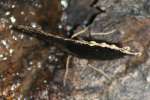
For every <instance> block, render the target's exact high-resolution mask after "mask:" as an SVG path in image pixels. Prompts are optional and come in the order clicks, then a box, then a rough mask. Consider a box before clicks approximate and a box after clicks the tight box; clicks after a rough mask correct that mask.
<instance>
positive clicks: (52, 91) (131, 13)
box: [0, 0, 150, 100]
mask: <svg viewBox="0 0 150 100" xmlns="http://www.w3.org/2000/svg"><path fill="white" fill-rule="evenodd" d="M67 1H68V0H67ZM68 2H72V3H70V4H69V6H68V8H67V9H68V10H66V12H67V13H66V14H67V15H65V16H62V18H61V8H60V2H58V1H57V0H45V1H43V0H35V1H33V0H28V1H27V0H22V1H21V2H20V0H1V1H0V99H10V100H11V99H19V98H20V99H23V98H27V99H42V100H43V99H44V100H62V99H64V100H141V99H142V100H149V98H150V57H149V56H150V52H149V51H150V46H149V44H150V39H149V37H150V18H149V17H150V1H149V0H82V1H81V0H71V1H68ZM49 5H51V6H49ZM97 8H101V9H103V10H105V12H103V13H100V14H98V15H97V16H95V17H93V18H94V19H93V20H92V22H91V23H90V24H89V30H88V31H89V32H91V36H92V39H100V40H103V41H107V42H111V43H112V42H113V43H118V42H119V45H120V46H123V47H124V46H129V47H130V48H131V49H132V50H133V51H139V52H141V53H142V55H141V56H124V57H122V58H120V59H114V60H100V59H99V60H95V59H81V58H77V57H72V59H71V63H70V68H69V73H68V77H67V80H66V86H65V87H64V86H63V75H64V72H65V68H64V65H65V58H66V56H67V54H64V53H63V52H62V51H61V50H59V49H58V48H57V46H55V45H54V44H53V43H49V44H47V43H46V42H44V41H40V40H38V39H36V38H33V37H29V36H27V35H24V34H21V33H18V32H15V31H12V30H11V29H10V27H11V25H12V24H24V25H31V26H33V27H34V26H36V27H38V28H42V29H44V30H45V31H48V32H54V33H55V32H56V33H59V34H57V35H63V34H60V32H61V30H58V27H59V28H62V27H63V28H62V29H65V28H66V27H67V25H71V26H72V27H74V26H76V27H77V30H74V31H79V30H80V29H81V28H82V25H83V26H85V22H87V21H88V20H89V16H91V15H92V14H95V9H96V13H97ZM79 12H80V13H79ZM85 15H87V16H86V17H88V18H84V16H85ZM63 17H64V18H67V19H68V20H67V19H65V20H67V22H64V21H63V20H62V19H64V18H63ZM60 20H61V21H62V23H61V22H59V21H60ZM69 21H70V22H69ZM60 23H61V24H62V26H61V25H59V26H58V24H60ZM70 23H71V24H70ZM63 25H64V26H63ZM111 30H116V31H115V32H114V33H112V34H109V35H98V36H97V35H96V36H95V35H92V33H94V32H98V33H100V32H107V31H111ZM64 34H66V33H64ZM87 36H89V35H86V34H84V35H83V36H81V37H83V38H84V37H87ZM89 66H93V67H96V68H98V69H101V70H103V71H104V72H105V73H106V74H107V75H108V76H109V77H110V78H111V80H108V79H106V77H104V76H103V75H102V74H100V73H98V72H96V71H95V70H93V69H91V68H90V67H89Z"/></svg>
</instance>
